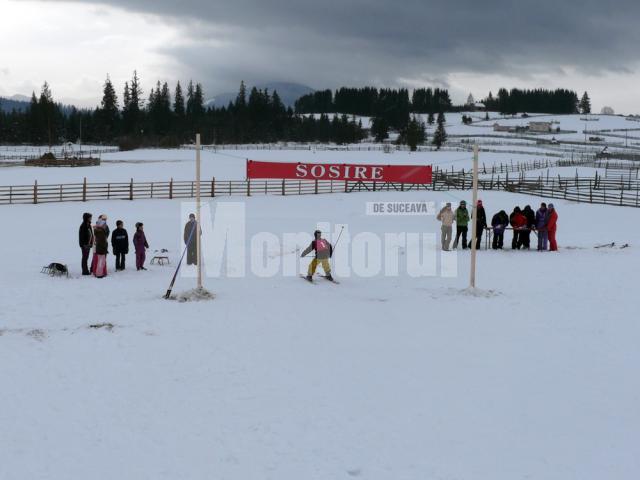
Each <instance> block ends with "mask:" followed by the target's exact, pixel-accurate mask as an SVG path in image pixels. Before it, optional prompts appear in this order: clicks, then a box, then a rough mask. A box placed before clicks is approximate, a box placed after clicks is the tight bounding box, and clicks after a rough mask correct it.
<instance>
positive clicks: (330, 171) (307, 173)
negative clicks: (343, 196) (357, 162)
mask: <svg viewBox="0 0 640 480" xmlns="http://www.w3.org/2000/svg"><path fill="white" fill-rule="evenodd" d="M383 170H384V167H370V166H352V165H309V164H305V163H299V164H298V165H296V177H297V178H312V179H321V178H323V177H325V176H328V177H329V178H330V179H334V178H340V177H342V178H344V179H346V180H349V179H354V180H382V174H383ZM341 174H342V175H341Z"/></svg>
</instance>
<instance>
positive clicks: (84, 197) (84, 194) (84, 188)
mask: <svg viewBox="0 0 640 480" xmlns="http://www.w3.org/2000/svg"><path fill="white" fill-rule="evenodd" d="M82 201H83V202H86V201H87V177H84V180H83V181H82Z"/></svg>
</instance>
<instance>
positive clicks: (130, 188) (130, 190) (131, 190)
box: [129, 178, 133, 200]
mask: <svg viewBox="0 0 640 480" xmlns="http://www.w3.org/2000/svg"><path fill="white" fill-rule="evenodd" d="M129 200H133V178H132V179H131V182H129Z"/></svg>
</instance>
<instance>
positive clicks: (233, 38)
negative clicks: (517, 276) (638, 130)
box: [0, 0, 640, 113]
mask: <svg viewBox="0 0 640 480" xmlns="http://www.w3.org/2000/svg"><path fill="white" fill-rule="evenodd" d="M0 12H1V14H2V18H3V21H2V28H0V95H3V96H10V95H13V94H24V95H29V94H30V93H31V91H32V90H35V91H36V92H38V91H39V90H40V87H41V85H42V82H43V81H44V80H47V81H49V83H50V85H51V88H52V90H53V93H54V96H55V98H56V99H57V100H61V101H64V102H69V103H75V104H78V105H83V106H94V105H95V104H96V103H97V102H98V101H99V98H100V95H101V88H102V84H103V82H104V79H105V77H106V75H107V74H109V75H110V76H111V79H112V80H113V81H114V83H115V84H116V88H117V91H118V93H119V95H120V96H121V92H122V86H123V84H124V82H125V80H127V79H129V78H130V76H131V73H132V71H133V70H134V69H137V70H138V73H139V75H140V77H141V78H142V82H143V86H144V88H145V92H148V91H149V88H150V87H151V85H152V84H154V83H155V81H156V80H161V81H168V82H169V83H170V84H171V85H173V84H174V83H175V81H176V80H181V81H183V82H186V81H188V79H190V78H193V79H194V80H196V81H199V82H201V83H202V84H203V85H204V88H205V92H206V96H207V98H209V97H211V96H213V95H214V94H216V93H220V92H226V91H235V90H236V89H237V87H238V84H239V83H240V80H245V82H247V83H248V84H252V83H254V82H258V83H261V82H266V81H291V82H297V83H302V84H305V85H308V86H310V87H312V88H317V89H320V88H334V87H337V86H341V85H348V86H360V85H376V86H389V87H397V86H404V87H409V88H412V87H418V86H420V87H422V86H438V87H447V88H449V90H450V92H451V93H452V96H453V99H454V101H457V102H462V101H463V100H465V99H466V97H467V95H468V94H469V93H473V95H474V96H475V97H476V98H481V97H484V96H485V95H486V94H487V93H488V91H489V90H493V92H494V93H495V92H496V90H497V89H498V88H499V87H502V86H505V87H507V88H510V87H514V86H518V87H527V88H531V87H546V88H555V87H567V88H571V89H574V90H576V91H578V92H579V94H580V95H581V94H582V92H583V91H584V90H587V91H589V94H590V96H591V98H592V104H593V106H594V110H599V109H600V108H601V107H602V106H603V105H610V106H612V107H613V108H614V109H615V110H616V112H619V113H637V112H640V96H639V95H638V94H637V92H638V85H640V74H639V73H638V72H639V68H640V48H638V46H639V45H640V28H638V21H640V2H638V1H637V0H617V1H613V2H612V1H609V2H602V1H593V0H581V1H573V0H570V1H559V0H553V1H548V0H537V1H534V2H532V1H526V2H525V1H517V0H511V1H503V0H497V1H496V0H486V1H483V2H481V1H477V0H449V1H444V0H437V1H431V0H396V1H391V0H386V1H385V0H313V1H310V0H218V1H216V0H181V1H177V0H170V1H168V0H111V1H100V0H95V1H94V0H85V1H75V2H73V1H71V2H69V1H56V0H48V1H24V0H0Z"/></svg>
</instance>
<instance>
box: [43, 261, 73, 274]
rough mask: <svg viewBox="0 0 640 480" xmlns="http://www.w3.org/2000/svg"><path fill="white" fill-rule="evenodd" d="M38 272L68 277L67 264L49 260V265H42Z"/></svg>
mask: <svg viewBox="0 0 640 480" xmlns="http://www.w3.org/2000/svg"><path fill="white" fill-rule="evenodd" d="M40 273H44V274H46V275H49V276H50V277H63V276H65V277H67V278H68V277H69V269H68V268H67V266H66V265H63V264H62V263H57V262H51V263H50V264H49V265H46V266H44V267H42V270H40Z"/></svg>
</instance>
